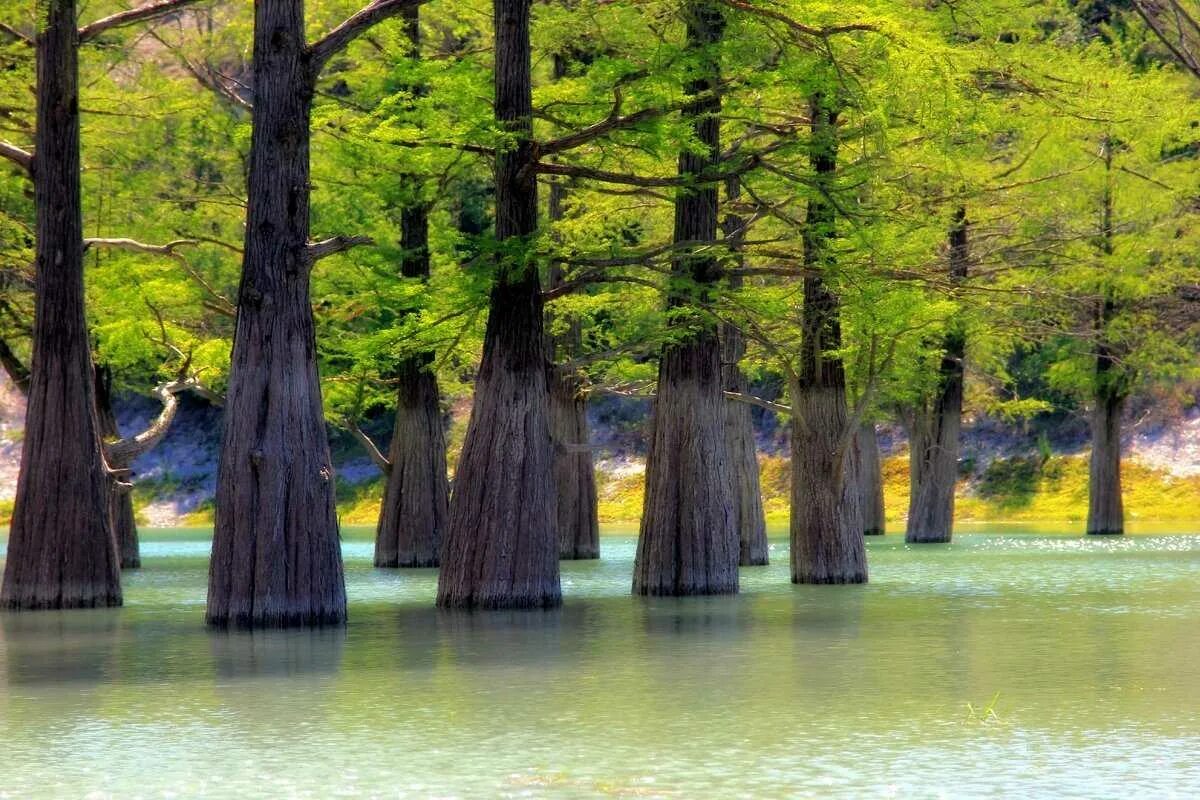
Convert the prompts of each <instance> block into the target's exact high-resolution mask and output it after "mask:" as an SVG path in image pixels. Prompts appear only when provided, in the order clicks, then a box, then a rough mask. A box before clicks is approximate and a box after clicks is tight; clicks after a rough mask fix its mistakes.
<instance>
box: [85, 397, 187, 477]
mask: <svg viewBox="0 0 1200 800" xmlns="http://www.w3.org/2000/svg"><path fill="white" fill-rule="evenodd" d="M196 385H197V382H196V380H195V379H194V378H188V379H186V380H176V381H171V382H170V383H164V384H162V385H160V386H158V387H156V388H155V390H154V393H155V394H156V395H158V396H159V398H161V399H162V404H163V407H162V411H160V412H159V414H158V416H157V417H155V418H154V419H153V420H151V422H150V424H149V425H147V426H146V429H145V430H144V431H142V432H141V433H139V434H137V435H136V436H129V437H126V438H124V439H118V440H117V441H115V442H109V443H108V444H106V445H104V456H105V458H106V459H107V461H108V463H109V465H110V466H113V467H116V468H117V469H118V470H120V469H125V468H128V467H129V465H130V464H132V463H133V460H134V459H135V458H137V457H138V456H140V455H142V454H143V453H148V452H149V451H150V450H152V449H153V448H154V446H155V445H157V444H158V443H159V442H161V441H162V439H163V437H164V436H166V435H167V431H168V430H170V428H171V423H172V422H173V421H174V420H175V415H176V413H177V412H178V411H179V396H178V395H179V393H180V392H182V391H184V390H185V389H190V388H193V387H194V386H196Z"/></svg>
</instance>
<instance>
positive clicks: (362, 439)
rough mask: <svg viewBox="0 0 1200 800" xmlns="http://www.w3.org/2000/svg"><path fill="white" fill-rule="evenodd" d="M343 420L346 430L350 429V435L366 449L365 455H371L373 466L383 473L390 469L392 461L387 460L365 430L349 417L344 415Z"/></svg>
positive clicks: (385, 473) (387, 472)
mask: <svg viewBox="0 0 1200 800" xmlns="http://www.w3.org/2000/svg"><path fill="white" fill-rule="evenodd" d="M343 422H344V423H345V425H346V430H348V431H350V435H351V436H353V437H354V438H355V439H357V440H358V443H359V444H360V445H362V448H363V450H366V451H367V455H368V456H370V457H371V461H372V462H373V463H374V464H375V466H377V467H379V471H380V472H382V473H383V474H384V475H387V474H389V473H390V472H391V471H392V462H391V461H388V458H387V456H385V455H384V454H383V452H382V451H381V450H380V449H379V446H378V445H376V444H375V442H374V441H373V440H372V439H371V437H370V436H368V435H367V432H366V431H364V430H363V429H362V428H360V427H358V423H357V422H355V421H354V420H353V419H351V418H350V417H345V418H344V420H343Z"/></svg>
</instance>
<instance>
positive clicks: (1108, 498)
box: [1087, 355, 1125, 535]
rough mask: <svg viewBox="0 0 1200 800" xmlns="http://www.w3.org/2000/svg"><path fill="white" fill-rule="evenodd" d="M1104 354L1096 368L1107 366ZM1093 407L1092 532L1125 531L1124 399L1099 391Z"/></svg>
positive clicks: (1090, 511)
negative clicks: (1122, 447)
mask: <svg viewBox="0 0 1200 800" xmlns="http://www.w3.org/2000/svg"><path fill="white" fill-rule="evenodd" d="M1103 359H1104V356H1103V355H1102V356H1101V357H1100V359H1098V362H1099V363H1098V364H1097V371H1099V372H1103V371H1105V370H1106V369H1111V367H1109V368H1104V367H1101V366H1100V365H1101V364H1103V363H1104V361H1103ZM1093 402H1094V407H1093V408H1092V417H1091V424H1092V455H1091V460H1090V463H1089V469H1088V518H1087V532H1088V533H1089V534H1096V535H1105V534H1121V533H1124V532H1125V508H1124V503H1123V501H1122V492H1121V415H1122V412H1123V411H1124V408H1125V398H1124V396H1123V395H1122V394H1121V393H1120V392H1106V391H1098V392H1097V393H1096V397H1095V400H1094V401H1093Z"/></svg>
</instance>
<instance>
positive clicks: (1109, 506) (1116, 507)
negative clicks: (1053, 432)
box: [1087, 136, 1131, 535]
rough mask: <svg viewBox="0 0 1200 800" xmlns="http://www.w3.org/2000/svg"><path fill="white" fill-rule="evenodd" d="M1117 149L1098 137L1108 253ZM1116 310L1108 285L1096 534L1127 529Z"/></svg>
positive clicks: (1096, 417) (1095, 417) (1095, 469)
mask: <svg viewBox="0 0 1200 800" xmlns="http://www.w3.org/2000/svg"><path fill="white" fill-rule="evenodd" d="M1113 150H1114V142H1113V140H1112V139H1110V138H1109V137H1108V136H1105V137H1104V138H1103V140H1102V141H1101V143H1100V152H1101V155H1102V156H1103V158H1104V194H1103V197H1102V206H1101V216H1100V250H1101V252H1102V253H1103V255H1105V256H1111V255H1112V254H1113V235H1114V227H1113V184H1112V174H1113ZM1116 311H1117V306H1116V302H1115V301H1114V300H1113V298H1112V296H1111V294H1109V293H1108V292H1107V290H1106V291H1105V294H1104V296H1103V297H1102V298H1101V299H1100V300H1099V301H1098V302H1097V304H1096V307H1095V319H1094V325H1095V332H1096V342H1097V345H1096V371H1095V375H1094V378H1093V400H1092V419H1091V427H1092V455H1091V460H1090V462H1089V465H1088V519H1087V532H1088V533H1089V534H1096V535H1106V534H1122V533H1124V532H1125V507H1124V500H1123V498H1122V489H1121V415H1122V413H1123V412H1124V410H1125V399H1126V397H1127V396H1128V391H1129V388H1128V387H1129V383H1130V378H1131V375H1130V374H1129V373H1128V372H1127V371H1126V370H1127V368H1126V367H1125V366H1124V365H1123V364H1121V363H1120V360H1119V359H1118V357H1117V353H1116V351H1115V350H1114V349H1113V347H1112V346H1110V344H1109V343H1108V341H1107V340H1106V337H1107V329H1108V324H1109V322H1110V321H1111V320H1112V318H1113V315H1114V314H1116Z"/></svg>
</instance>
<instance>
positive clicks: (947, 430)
mask: <svg viewBox="0 0 1200 800" xmlns="http://www.w3.org/2000/svg"><path fill="white" fill-rule="evenodd" d="M968 224H969V223H968V221H967V212H966V209H964V208H959V209H958V210H957V211H956V212H955V214H954V221H953V224H952V225H951V227H950V258H949V264H950V280H951V282H952V283H961V282H962V281H963V280H964V279H966V277H967V269H968V259H969V257H970V250H969V241H968ZM966 344H967V343H966V337H965V335H964V333H963V329H962V327H961V325H959V324H958V323H957V322H954V321H952V322H951V323H950V329H949V330H948V331H947V333H946V339H945V343H944V345H943V348H942V364H941V367H940V369H939V372H938V386H937V390H936V392H935V394H934V396H933V398H931V399H930V400H929V401H928V403H927V404H926V405H925V406H924V407H922V408H918V409H917V410H916V412H915V415H914V418H913V424H912V429H911V431H910V434H909V445H910V448H909V449H910V453H911V454H910V457H909V464H910V466H909V474H910V478H909V495H908V523H907V527H906V530H905V534H904V541H906V542H910V543H933V542H948V541H950V537H951V534H952V533H953V528H954V489H955V486H956V484H957V482H958V452H959V432H960V430H961V428H962V406H963V389H964V377H963V361H964V359H965V357H966V349H967V347H966Z"/></svg>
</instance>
